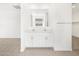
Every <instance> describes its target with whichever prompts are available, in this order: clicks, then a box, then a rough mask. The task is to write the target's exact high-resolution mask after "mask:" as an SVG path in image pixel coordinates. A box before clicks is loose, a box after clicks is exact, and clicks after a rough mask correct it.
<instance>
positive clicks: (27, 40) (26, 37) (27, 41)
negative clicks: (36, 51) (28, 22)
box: [24, 33, 33, 48]
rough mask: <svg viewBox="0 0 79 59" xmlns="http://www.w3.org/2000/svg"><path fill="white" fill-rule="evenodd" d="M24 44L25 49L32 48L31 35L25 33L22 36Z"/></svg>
mask: <svg viewBox="0 0 79 59" xmlns="http://www.w3.org/2000/svg"><path fill="white" fill-rule="evenodd" d="M24 43H25V46H26V48H27V47H33V39H32V37H31V34H28V33H26V34H25V35H24Z"/></svg>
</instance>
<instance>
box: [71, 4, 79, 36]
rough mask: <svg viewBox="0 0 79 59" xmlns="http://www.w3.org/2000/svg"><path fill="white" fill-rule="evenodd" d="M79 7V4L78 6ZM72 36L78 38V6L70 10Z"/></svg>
mask: <svg viewBox="0 0 79 59" xmlns="http://www.w3.org/2000/svg"><path fill="white" fill-rule="evenodd" d="M78 5H79V4H78ZM72 16H73V17H72V20H73V21H74V22H73V24H72V35H73V36H76V37H79V6H76V7H75V8H73V9H72Z"/></svg>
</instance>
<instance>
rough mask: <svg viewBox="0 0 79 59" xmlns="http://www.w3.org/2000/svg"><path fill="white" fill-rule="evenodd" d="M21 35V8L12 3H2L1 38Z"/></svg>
mask: <svg viewBox="0 0 79 59" xmlns="http://www.w3.org/2000/svg"><path fill="white" fill-rule="evenodd" d="M18 37H20V10H19V9H16V8H14V7H13V4H10V3H0V38H18Z"/></svg>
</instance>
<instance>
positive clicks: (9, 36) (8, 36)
mask: <svg viewBox="0 0 79 59" xmlns="http://www.w3.org/2000/svg"><path fill="white" fill-rule="evenodd" d="M0 38H20V36H18V35H17V36H16V35H0Z"/></svg>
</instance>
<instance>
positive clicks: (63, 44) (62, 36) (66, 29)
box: [55, 24, 72, 51]
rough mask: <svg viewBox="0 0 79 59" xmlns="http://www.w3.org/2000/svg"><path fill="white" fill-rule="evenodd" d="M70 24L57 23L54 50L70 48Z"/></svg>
mask: <svg viewBox="0 0 79 59" xmlns="http://www.w3.org/2000/svg"><path fill="white" fill-rule="evenodd" d="M71 26H72V24H57V29H56V39H55V50H57V51H63V50H65V51H67V50H68V51H69V50H70V51H71V50H72V27H71Z"/></svg>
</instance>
